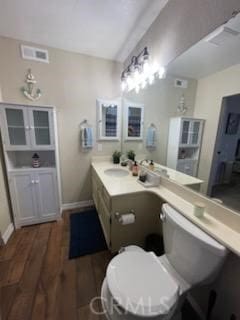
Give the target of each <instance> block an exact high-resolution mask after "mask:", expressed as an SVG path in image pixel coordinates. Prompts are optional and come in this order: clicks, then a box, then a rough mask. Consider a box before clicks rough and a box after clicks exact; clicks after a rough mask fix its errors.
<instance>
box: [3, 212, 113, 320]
mask: <svg viewBox="0 0 240 320" xmlns="http://www.w3.org/2000/svg"><path fill="white" fill-rule="evenodd" d="M77 211H78V212H79V211H80V210H77ZM72 212H73V211H66V212H65V213H64V215H63V220H62V221H58V222H53V223H46V224H41V225H37V226H30V227H25V228H22V229H19V230H17V231H15V232H14V234H13V235H12V236H11V238H10V240H9V242H8V244H7V245H6V246H5V247H1V248H0V319H1V320H6V319H8V320H28V319H29V320H46V319H49V320H55V319H61V320H64V319H71V320H80V319H81V320H100V319H103V317H102V316H98V315H94V314H93V313H92V312H91V311H90V308H89V303H90V301H91V300H92V298H94V297H96V296H98V295H100V290H101V284H102V281H103V279H104V276H105V271H106V267H107V264H108V262H109V261H110V259H111V254H110V253H109V252H108V251H103V252H99V253H96V254H93V255H88V256H84V257H80V258H78V259H73V260H69V259H68V250H69V236H70V230H69V216H70V214H71V213H72ZM94 307H95V308H96V310H101V306H100V303H99V302H97V303H95V305H94Z"/></svg>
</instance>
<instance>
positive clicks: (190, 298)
mask: <svg viewBox="0 0 240 320" xmlns="http://www.w3.org/2000/svg"><path fill="white" fill-rule="evenodd" d="M187 300H188V301H189V303H190V304H191V306H192V307H193V309H194V310H195V312H196V313H197V315H198V316H199V318H200V319H201V320H205V319H206V316H205V314H204V312H203V310H202V308H201V307H200V306H199V304H198V303H197V301H196V300H195V299H194V298H193V296H192V295H191V294H188V296H187Z"/></svg>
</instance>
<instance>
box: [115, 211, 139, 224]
mask: <svg viewBox="0 0 240 320" xmlns="http://www.w3.org/2000/svg"><path fill="white" fill-rule="evenodd" d="M129 213H132V214H134V217H135V220H136V214H135V211H134V210H133V209H131V210H129V211H128V212H126V213H120V212H115V213H114V217H115V219H117V220H118V221H119V220H120V219H121V217H122V216H124V215H125V214H129Z"/></svg>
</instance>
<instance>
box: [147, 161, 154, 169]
mask: <svg viewBox="0 0 240 320" xmlns="http://www.w3.org/2000/svg"><path fill="white" fill-rule="evenodd" d="M148 168H149V170H152V171H153V170H154V163H153V160H151V162H150V163H149V166H148Z"/></svg>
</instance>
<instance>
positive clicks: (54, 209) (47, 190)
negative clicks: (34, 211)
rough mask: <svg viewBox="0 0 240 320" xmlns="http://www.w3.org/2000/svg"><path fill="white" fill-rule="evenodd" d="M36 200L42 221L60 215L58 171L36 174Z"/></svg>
mask: <svg viewBox="0 0 240 320" xmlns="http://www.w3.org/2000/svg"><path fill="white" fill-rule="evenodd" d="M34 181H35V186H36V198H37V204H38V211H39V217H40V219H41V221H44V220H48V219H49V218H51V217H56V215H57V214H59V211H60V209H59V203H58V186H57V173H56V170H54V169H52V170H46V171H45V170H44V171H39V172H38V173H35V176H34Z"/></svg>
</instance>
